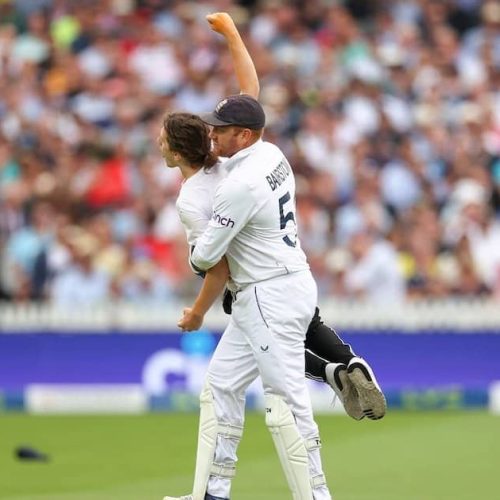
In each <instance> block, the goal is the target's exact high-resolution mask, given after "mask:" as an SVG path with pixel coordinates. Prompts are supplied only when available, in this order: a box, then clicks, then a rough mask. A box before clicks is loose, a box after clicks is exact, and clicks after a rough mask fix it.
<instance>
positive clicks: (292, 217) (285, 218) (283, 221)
mask: <svg viewBox="0 0 500 500" xmlns="http://www.w3.org/2000/svg"><path fill="white" fill-rule="evenodd" d="M289 201H290V193H289V192H288V191H287V192H286V193H285V194H284V195H283V196H282V197H281V198H280V199H279V205H280V229H285V227H286V225H287V223H288V221H292V222H293V225H294V226H295V241H292V240H291V239H290V238H289V237H288V235H286V236H283V241H284V242H285V243H286V244H287V245H288V246H289V247H295V245H296V244H297V223H296V222H295V215H294V214H293V208H292V210H291V211H290V212H287V213H286V215H285V212H284V206H285V203H287V202H289Z"/></svg>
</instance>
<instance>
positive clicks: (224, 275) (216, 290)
mask: <svg viewBox="0 0 500 500" xmlns="http://www.w3.org/2000/svg"><path fill="white" fill-rule="evenodd" d="M228 278H229V267H228V265H227V260H226V258H225V257H223V258H222V259H221V261H220V262H219V263H218V264H216V265H215V266H214V267H212V268H211V269H209V270H208V271H207V274H206V276H205V279H204V280H203V286H202V287H201V290H200V292H199V294H198V296H197V297H196V300H195V302H194V304H193V307H192V311H193V313H194V314H196V315H197V316H198V315H199V316H204V315H205V314H206V313H207V312H208V310H209V309H210V307H212V305H213V303H214V302H215V300H216V299H217V297H219V296H220V294H221V293H222V291H223V290H224V287H225V285H226V282H227V280H228Z"/></svg>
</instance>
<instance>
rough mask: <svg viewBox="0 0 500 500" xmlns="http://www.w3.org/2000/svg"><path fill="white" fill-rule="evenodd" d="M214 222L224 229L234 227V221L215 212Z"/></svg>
mask: <svg viewBox="0 0 500 500" xmlns="http://www.w3.org/2000/svg"><path fill="white" fill-rule="evenodd" d="M212 220H213V221H215V222H216V223H217V224H219V226H224V227H234V220H233V219H231V218H229V217H222V216H221V215H219V214H218V213H216V212H214V214H213V215H212Z"/></svg>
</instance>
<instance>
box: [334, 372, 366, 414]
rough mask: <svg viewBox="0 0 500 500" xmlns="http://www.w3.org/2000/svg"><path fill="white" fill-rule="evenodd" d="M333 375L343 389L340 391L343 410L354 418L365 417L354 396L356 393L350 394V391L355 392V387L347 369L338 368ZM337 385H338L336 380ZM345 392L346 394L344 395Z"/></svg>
mask: <svg viewBox="0 0 500 500" xmlns="http://www.w3.org/2000/svg"><path fill="white" fill-rule="evenodd" d="M335 375H336V377H337V376H338V379H339V381H340V384H341V387H343V388H344V391H342V399H343V405H344V410H345V411H346V413H347V414H348V415H349V416H350V417H351V418H353V419H354V420H361V419H362V418H364V417H365V413H364V412H363V410H362V408H361V406H360V404H359V402H358V398H357V397H356V396H357V395H356V394H352V395H351V394H350V392H354V393H355V392H356V389H355V387H354V384H353V383H352V381H351V380H350V378H349V376H348V373H347V369H344V370H339V371H338V372H337V373H336V374H335ZM337 385H339V384H338V382H337ZM346 392H347V396H346V395H345V393H346ZM353 399H354V400H353Z"/></svg>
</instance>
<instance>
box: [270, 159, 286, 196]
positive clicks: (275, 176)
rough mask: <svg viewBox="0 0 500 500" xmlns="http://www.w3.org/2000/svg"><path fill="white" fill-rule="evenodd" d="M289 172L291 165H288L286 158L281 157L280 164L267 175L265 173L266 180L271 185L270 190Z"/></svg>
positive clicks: (283, 180) (279, 184) (280, 182)
mask: <svg viewBox="0 0 500 500" xmlns="http://www.w3.org/2000/svg"><path fill="white" fill-rule="evenodd" d="M291 173H292V167H290V164H289V163H288V161H287V160H286V158H283V160H281V162H280V164H279V165H278V166H277V167H276V168H275V169H274V170H273V171H272V172H271V173H270V174H269V175H266V180H267V182H268V184H269V186H270V187H271V191H274V190H275V189H276V188H278V187H279V186H281V185H282V184H283V183H284V182H285V180H286V179H287V177H288V176H289V175H290V174H291Z"/></svg>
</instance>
